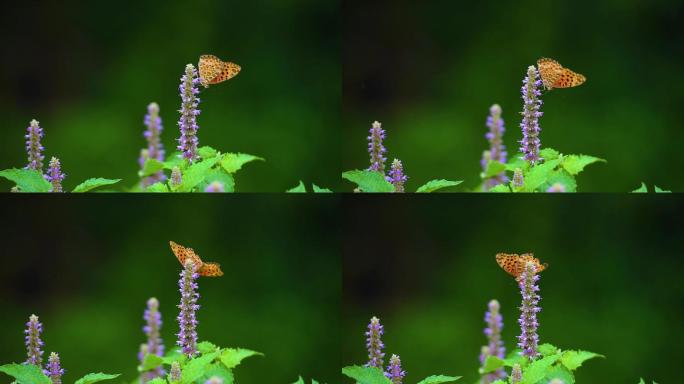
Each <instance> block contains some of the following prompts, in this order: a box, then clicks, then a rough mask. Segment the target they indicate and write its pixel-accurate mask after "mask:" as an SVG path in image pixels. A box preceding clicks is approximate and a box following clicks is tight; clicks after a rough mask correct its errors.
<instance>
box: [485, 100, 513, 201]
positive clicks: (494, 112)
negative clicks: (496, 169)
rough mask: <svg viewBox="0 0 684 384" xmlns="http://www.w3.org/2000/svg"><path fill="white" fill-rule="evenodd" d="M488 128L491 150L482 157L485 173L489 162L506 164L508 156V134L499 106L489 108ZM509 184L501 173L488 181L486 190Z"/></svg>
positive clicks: (486, 136) (503, 173)
mask: <svg viewBox="0 0 684 384" xmlns="http://www.w3.org/2000/svg"><path fill="white" fill-rule="evenodd" d="M487 127H488V128H489V132H487V134H486V135H485V138H486V139H487V141H489V150H488V151H485V152H484V153H483V155H482V161H481V165H482V170H483V171H486V170H487V163H489V161H498V162H500V163H504V164H505V163H506V159H507V155H508V154H507V153H506V146H505V145H504V144H503V134H504V132H506V128H505V127H504V120H503V119H502V118H501V107H500V106H499V105H498V104H494V105H492V106H491V108H489V116H488V117H487ZM507 182H508V178H507V177H506V173H505V172H501V173H500V174H498V175H496V176H493V177H491V178H489V179H487V180H486V181H485V184H484V188H485V191H488V190H490V189H492V188H493V187H495V186H497V185H499V184H503V183H507Z"/></svg>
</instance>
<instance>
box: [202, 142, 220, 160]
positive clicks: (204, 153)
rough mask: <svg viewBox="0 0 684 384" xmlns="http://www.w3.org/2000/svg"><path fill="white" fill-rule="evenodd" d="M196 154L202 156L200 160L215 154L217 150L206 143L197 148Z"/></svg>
mask: <svg viewBox="0 0 684 384" xmlns="http://www.w3.org/2000/svg"><path fill="white" fill-rule="evenodd" d="M197 154H198V155H199V156H200V157H201V158H202V160H206V159H209V158H212V157H214V156H216V155H217V154H218V151H217V150H215V149H214V148H212V147H210V146H208V145H205V146H203V147H200V148H199V149H198V150H197Z"/></svg>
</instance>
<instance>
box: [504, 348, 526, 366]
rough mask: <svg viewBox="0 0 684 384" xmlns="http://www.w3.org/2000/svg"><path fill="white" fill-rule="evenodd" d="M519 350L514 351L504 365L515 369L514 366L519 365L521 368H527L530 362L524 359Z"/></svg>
mask: <svg viewBox="0 0 684 384" xmlns="http://www.w3.org/2000/svg"><path fill="white" fill-rule="evenodd" d="M520 352H521V351H520V350H519V349H514V350H513V351H511V352H510V353H509V354H508V356H507V357H506V358H505V359H504V365H505V366H507V367H513V366H514V365H516V364H518V365H520V367H525V366H526V365H527V363H528V362H529V360H527V358H526V357H524V356H523V355H522V354H521V353H520Z"/></svg>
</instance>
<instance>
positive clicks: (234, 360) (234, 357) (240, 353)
mask: <svg viewBox="0 0 684 384" xmlns="http://www.w3.org/2000/svg"><path fill="white" fill-rule="evenodd" d="M263 355H264V354H263V353H260V352H256V351H252V350H249V349H243V348H226V349H224V350H223V352H222V353H221V358H220V359H221V362H222V363H223V365H225V366H226V368H228V369H232V368H235V367H237V366H238V365H240V362H242V360H244V359H246V358H248V357H251V356H263Z"/></svg>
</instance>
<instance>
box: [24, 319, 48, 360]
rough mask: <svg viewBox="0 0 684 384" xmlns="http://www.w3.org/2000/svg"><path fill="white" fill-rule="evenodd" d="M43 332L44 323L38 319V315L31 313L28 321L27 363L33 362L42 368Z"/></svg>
mask: <svg viewBox="0 0 684 384" xmlns="http://www.w3.org/2000/svg"><path fill="white" fill-rule="evenodd" d="M42 332H43V324H41V323H40V321H38V316H36V315H31V316H30V317H29V321H28V323H26V330H25V331H24V333H25V334H26V338H25V339H26V350H27V357H28V358H27V359H26V364H33V365H36V366H38V367H40V368H42V367H43V351H42V349H41V348H42V347H43V345H44V344H43V341H42V340H41V339H40V334H41V333H42Z"/></svg>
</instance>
